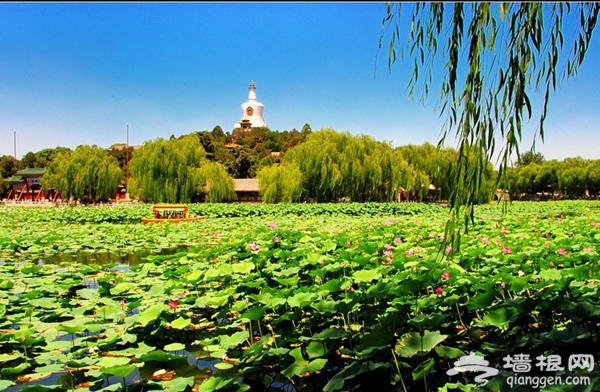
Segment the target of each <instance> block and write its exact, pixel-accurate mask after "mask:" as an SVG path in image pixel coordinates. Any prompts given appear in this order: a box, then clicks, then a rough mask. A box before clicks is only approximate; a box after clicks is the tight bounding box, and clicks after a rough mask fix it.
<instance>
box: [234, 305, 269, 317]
mask: <svg viewBox="0 0 600 392" xmlns="http://www.w3.org/2000/svg"><path fill="white" fill-rule="evenodd" d="M267 309H268V308H267V307H266V306H257V307H254V308H252V309H250V310H247V311H245V312H244V313H242V315H241V316H240V318H241V319H247V320H252V321H256V320H260V319H261V318H262V317H263V315H264V314H265V310H267Z"/></svg>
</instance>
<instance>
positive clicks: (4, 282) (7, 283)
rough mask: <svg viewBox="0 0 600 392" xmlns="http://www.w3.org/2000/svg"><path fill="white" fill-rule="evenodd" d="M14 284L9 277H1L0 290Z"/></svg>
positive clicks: (10, 287) (11, 286)
mask: <svg viewBox="0 0 600 392" xmlns="http://www.w3.org/2000/svg"><path fill="white" fill-rule="evenodd" d="M14 286H15V284H14V283H13V282H12V281H11V280H10V279H1V280H0V290H10V289H12V288H13V287H14Z"/></svg>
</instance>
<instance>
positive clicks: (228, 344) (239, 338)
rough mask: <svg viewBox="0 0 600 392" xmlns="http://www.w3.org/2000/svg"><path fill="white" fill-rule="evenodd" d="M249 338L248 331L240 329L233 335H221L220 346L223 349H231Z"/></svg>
mask: <svg viewBox="0 0 600 392" xmlns="http://www.w3.org/2000/svg"><path fill="white" fill-rule="evenodd" d="M248 339H249V336H248V332H246V331H239V332H236V333H234V334H232V335H221V336H219V346H220V347H221V348H222V349H225V350H229V349H231V348H235V347H237V346H239V345H240V344H242V343H244V342H247V340H248Z"/></svg>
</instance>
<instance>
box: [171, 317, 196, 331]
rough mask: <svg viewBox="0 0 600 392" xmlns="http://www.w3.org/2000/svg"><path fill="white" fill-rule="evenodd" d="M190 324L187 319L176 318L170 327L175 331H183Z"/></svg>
mask: <svg viewBox="0 0 600 392" xmlns="http://www.w3.org/2000/svg"><path fill="white" fill-rule="evenodd" d="M191 323H192V320H190V319H189V318H184V317H181V316H180V317H178V318H176V319H175V320H173V321H172V322H171V327H173V328H175V329H184V328H187V327H188V326H189V325H190V324H191Z"/></svg>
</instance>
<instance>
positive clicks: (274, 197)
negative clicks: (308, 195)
mask: <svg viewBox="0 0 600 392" xmlns="http://www.w3.org/2000/svg"><path fill="white" fill-rule="evenodd" d="M256 176H257V177H258V180H259V182H260V195H261V198H262V200H263V201H264V202H266V203H282V202H283V203H292V202H297V201H300V197H301V196H302V171H301V170H300V168H299V167H298V166H296V165H295V164H293V163H292V164H285V165H272V166H266V167H263V168H262V169H260V171H259V172H258V174H257V175H256Z"/></svg>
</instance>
